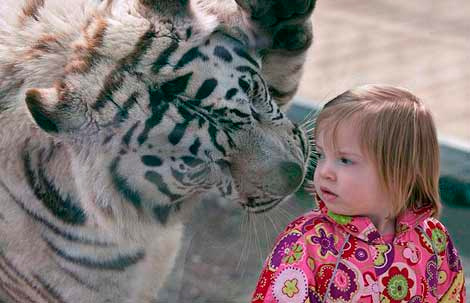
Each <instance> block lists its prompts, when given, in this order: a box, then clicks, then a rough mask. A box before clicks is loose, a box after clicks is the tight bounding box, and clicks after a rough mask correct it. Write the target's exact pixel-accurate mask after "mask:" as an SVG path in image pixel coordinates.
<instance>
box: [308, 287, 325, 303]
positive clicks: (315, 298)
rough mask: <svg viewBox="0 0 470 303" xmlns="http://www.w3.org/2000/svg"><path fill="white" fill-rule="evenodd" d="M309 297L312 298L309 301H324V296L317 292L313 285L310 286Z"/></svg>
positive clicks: (318, 302)
mask: <svg viewBox="0 0 470 303" xmlns="http://www.w3.org/2000/svg"><path fill="white" fill-rule="evenodd" d="M308 299H309V300H310V302H309V303H321V302H323V301H322V297H321V296H320V294H318V293H317V292H315V290H314V289H313V288H312V287H309V288H308Z"/></svg>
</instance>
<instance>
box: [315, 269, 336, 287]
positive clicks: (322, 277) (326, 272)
mask: <svg viewBox="0 0 470 303" xmlns="http://www.w3.org/2000/svg"><path fill="white" fill-rule="evenodd" d="M334 269H335V265H334V264H322V265H320V266H319V267H318V270H317V272H316V274H315V284H316V285H317V291H318V292H319V293H321V294H324V293H326V290H327V288H328V284H329V282H330V279H331V277H332V276H333V271H334Z"/></svg>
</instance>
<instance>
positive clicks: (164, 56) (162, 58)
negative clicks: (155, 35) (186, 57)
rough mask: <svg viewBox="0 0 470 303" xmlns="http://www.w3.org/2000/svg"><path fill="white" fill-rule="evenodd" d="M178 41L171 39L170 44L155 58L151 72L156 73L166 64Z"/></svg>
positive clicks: (176, 47)
mask: <svg viewBox="0 0 470 303" xmlns="http://www.w3.org/2000/svg"><path fill="white" fill-rule="evenodd" d="M178 46H179V43H178V42H177V41H176V40H173V39H172V40H171V44H170V46H168V47H167V48H166V49H165V50H164V51H163V52H161V53H160V55H159V56H158V58H157V60H155V62H154V63H153V65H152V72H153V73H154V74H158V73H159V72H160V70H161V69H162V68H163V67H164V66H166V65H168V59H169V58H170V56H171V55H172V54H173V53H174V52H175V51H176V50H177V49H178Z"/></svg>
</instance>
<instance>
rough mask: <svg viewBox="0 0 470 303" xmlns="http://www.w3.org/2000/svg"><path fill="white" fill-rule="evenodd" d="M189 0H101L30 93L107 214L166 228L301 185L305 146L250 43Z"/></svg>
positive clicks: (85, 191)
mask: <svg viewBox="0 0 470 303" xmlns="http://www.w3.org/2000/svg"><path fill="white" fill-rule="evenodd" d="M193 2H194V1H193ZM193 2H185V1H174V2H172V1H144V0H141V1H135V2H134V1H121V2H119V1H105V2H103V3H102V4H100V6H98V7H97V9H96V11H95V12H94V13H93V14H91V15H90V17H89V18H87V20H86V23H85V24H83V27H82V29H81V30H80V31H77V35H76V36H75V37H70V38H69V39H70V43H69V44H67V45H62V46H61V47H63V48H64V50H63V53H64V54H65V56H66V61H65V62H64V67H63V70H60V71H57V70H54V71H52V70H51V73H50V74H51V79H48V80H47V81H45V82H48V83H50V87H38V88H31V89H29V90H28V91H27V92H26V104H27V107H28V109H29V111H30V113H31V116H32V118H33V120H34V122H35V123H36V124H37V125H38V126H39V127H40V128H41V129H42V130H44V131H46V132H47V133H49V134H50V135H51V136H53V137H55V138H56V140H59V141H60V142H62V143H63V144H64V145H65V146H67V148H68V149H69V150H70V153H71V155H72V159H71V167H72V170H73V177H74V178H75V182H76V184H77V187H78V188H79V191H80V195H81V198H82V199H85V200H90V201H94V206H96V208H97V209H100V210H101V211H103V212H112V213H114V214H115V215H118V214H121V215H122V216H133V215H135V216H140V217H142V216H143V217H147V218H150V219H155V218H156V219H157V220H158V221H159V222H160V223H163V224H164V223H165V222H166V221H167V220H168V217H169V214H170V213H171V212H173V211H177V210H179V209H180V208H181V207H182V206H184V204H185V203H190V202H191V201H192V200H195V199H196V198H197V197H198V196H200V195H202V194H204V193H206V192H208V191H211V190H213V189H218V191H219V192H220V193H222V195H223V196H225V197H227V198H229V199H233V200H234V201H237V202H238V203H239V204H240V205H241V206H242V207H243V208H244V209H246V210H247V211H249V212H254V213H258V212H264V211H267V210H269V209H271V208H272V207H274V206H275V205H277V204H278V203H279V202H281V201H283V200H284V199H285V198H286V197H288V196H289V195H290V194H292V193H294V192H295V191H296V190H297V189H298V188H299V187H300V186H301V184H302V181H303V179H304V176H305V173H306V169H307V165H308V160H309V154H310V149H309V144H308V140H307V138H306V135H305V133H304V131H303V130H302V129H300V128H299V127H298V126H296V125H295V124H293V123H292V122H291V121H290V120H289V119H288V118H287V117H286V116H285V114H284V112H283V111H282V110H281V108H280V106H278V104H277V103H276V101H275V100H274V99H273V98H272V96H271V94H270V92H269V89H268V84H267V81H266V79H265V76H264V75H263V74H262V60H261V56H260V54H259V53H258V52H257V51H256V49H254V48H252V47H251V46H250V39H251V37H250V36H249V34H246V35H245V33H243V32H240V31H239V30H238V29H237V30H233V28H228V27H226V26H223V24H221V23H220V22H219V21H218V20H217V19H216V18H215V17H211V16H210V14H206V13H205V12H203V10H201V9H199V8H198V7H197V5H196V4H194V3H193ZM191 3H192V4H191ZM125 4H126V5H127V6H126V5H125ZM169 16H171V17H169ZM279 64H282V62H279ZM54 66H55V65H54ZM57 75H59V76H57Z"/></svg>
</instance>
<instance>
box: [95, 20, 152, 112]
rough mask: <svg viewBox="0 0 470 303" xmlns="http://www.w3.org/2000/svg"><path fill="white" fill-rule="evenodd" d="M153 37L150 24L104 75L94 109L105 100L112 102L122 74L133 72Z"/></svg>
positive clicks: (120, 82) (98, 107) (101, 106)
mask: <svg viewBox="0 0 470 303" xmlns="http://www.w3.org/2000/svg"><path fill="white" fill-rule="evenodd" d="M155 37H156V34H155V29H154V26H153V25H151V26H150V28H149V29H148V30H147V32H145V33H144V34H143V35H142V37H140V38H139V41H137V43H136V45H135V47H134V50H133V51H132V52H131V53H130V54H129V55H127V56H126V57H124V58H122V59H121V60H119V62H118V66H117V67H116V68H115V69H114V70H113V71H112V72H111V73H109V74H108V76H106V79H105V81H104V85H103V89H102V90H101V91H100V93H99V94H98V98H97V100H96V102H95V103H94V104H92V106H91V107H92V108H93V109H94V110H100V109H102V108H103V107H104V106H105V105H106V103H107V102H114V101H113V94H114V92H115V91H117V90H118V89H120V88H121V86H122V83H123V82H124V78H125V77H124V74H125V73H129V74H132V73H134V72H135V67H136V66H137V65H138V64H139V63H140V60H142V57H143V56H144V55H145V53H146V52H147V50H148V49H149V48H150V47H151V46H152V43H153V40H154V38H155Z"/></svg>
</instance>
